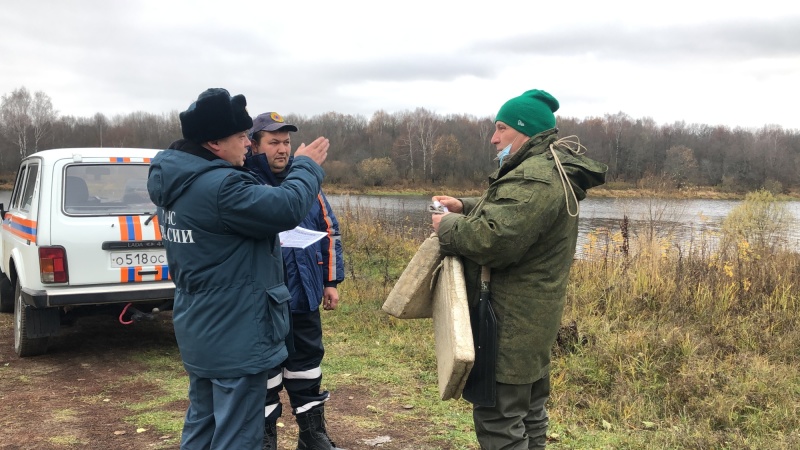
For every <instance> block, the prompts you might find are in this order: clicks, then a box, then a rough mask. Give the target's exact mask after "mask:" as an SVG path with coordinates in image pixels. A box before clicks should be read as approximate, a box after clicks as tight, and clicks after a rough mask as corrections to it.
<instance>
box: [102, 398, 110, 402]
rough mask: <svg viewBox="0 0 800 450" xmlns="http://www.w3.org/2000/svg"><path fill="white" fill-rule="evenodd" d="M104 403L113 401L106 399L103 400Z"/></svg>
mask: <svg viewBox="0 0 800 450" xmlns="http://www.w3.org/2000/svg"><path fill="white" fill-rule="evenodd" d="M103 401H104V402H110V401H111V399H110V398H104V399H103Z"/></svg>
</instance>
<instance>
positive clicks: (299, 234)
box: [278, 227, 328, 248]
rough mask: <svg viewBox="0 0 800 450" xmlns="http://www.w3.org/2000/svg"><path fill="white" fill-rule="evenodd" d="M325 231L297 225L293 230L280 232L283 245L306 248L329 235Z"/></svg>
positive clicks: (279, 235)
mask: <svg viewBox="0 0 800 450" xmlns="http://www.w3.org/2000/svg"><path fill="white" fill-rule="evenodd" d="M327 235H328V233H326V232H324V231H314V230H309V229H307V228H303V227H296V228H295V229H293V230H289V231H283V232H281V233H279V234H278V237H279V239H280V241H281V247H295V248H306V247H308V246H309V245H311V244H313V243H314V242H317V241H318V240H320V239H322V238H324V237H325V236H327Z"/></svg>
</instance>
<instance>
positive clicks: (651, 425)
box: [642, 420, 656, 430]
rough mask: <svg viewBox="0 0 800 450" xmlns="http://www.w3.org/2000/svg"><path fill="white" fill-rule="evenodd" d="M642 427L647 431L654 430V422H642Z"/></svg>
mask: <svg viewBox="0 0 800 450" xmlns="http://www.w3.org/2000/svg"><path fill="white" fill-rule="evenodd" d="M642 425H644V427H645V428H646V429H648V430H650V429H653V428H655V427H656V424H655V422H648V421H646V420H645V421H644V422H642Z"/></svg>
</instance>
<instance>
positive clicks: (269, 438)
mask: <svg viewBox="0 0 800 450" xmlns="http://www.w3.org/2000/svg"><path fill="white" fill-rule="evenodd" d="M261 450H278V427H277V425H276V423H275V422H273V421H270V420H265V421H264V445H263V446H262V447H261Z"/></svg>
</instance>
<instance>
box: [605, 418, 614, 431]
mask: <svg viewBox="0 0 800 450" xmlns="http://www.w3.org/2000/svg"><path fill="white" fill-rule="evenodd" d="M603 428H605V429H606V430H611V429H612V428H613V426H611V424H610V423H609V422H607V421H606V420H605V419H603Z"/></svg>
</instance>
